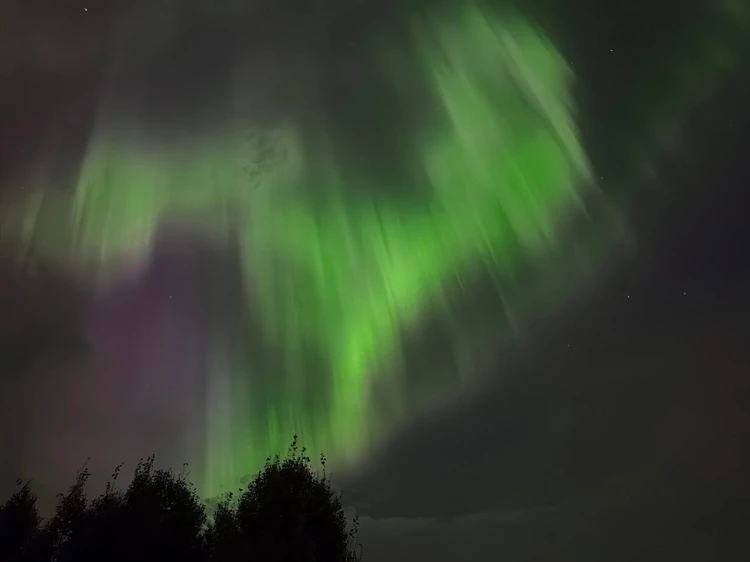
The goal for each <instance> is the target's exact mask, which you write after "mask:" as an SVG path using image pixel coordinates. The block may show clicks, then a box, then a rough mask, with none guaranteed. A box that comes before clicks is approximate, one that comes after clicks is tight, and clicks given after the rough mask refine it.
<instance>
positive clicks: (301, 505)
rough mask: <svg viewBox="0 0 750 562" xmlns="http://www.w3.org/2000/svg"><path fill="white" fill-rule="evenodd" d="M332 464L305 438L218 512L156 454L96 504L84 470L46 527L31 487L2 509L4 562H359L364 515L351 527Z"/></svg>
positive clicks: (270, 461) (224, 502)
mask: <svg viewBox="0 0 750 562" xmlns="http://www.w3.org/2000/svg"><path fill="white" fill-rule="evenodd" d="M325 463H326V461H325V457H323V456H322V455H321V466H322V474H316V473H314V472H313V470H312V466H311V465H312V463H311V461H310V458H309V457H307V456H306V454H305V449H304V448H299V446H298V443H297V437H296V436H295V438H294V441H293V442H292V445H291V447H290V449H289V454H288V456H287V457H286V458H285V459H283V460H282V459H281V458H280V457H279V456H276V457H273V458H269V459H267V462H266V465H265V466H264V468H263V469H262V470H261V471H260V472H259V473H258V475H257V476H256V477H255V478H254V479H252V480H251V481H250V483H249V484H248V486H247V488H246V489H245V490H240V491H239V494H238V495H237V496H234V495H232V494H230V495H227V496H225V497H223V498H220V500H219V501H218V502H217V503H216V505H215V508H214V509H213V513H212V516H211V517H210V518H209V517H207V515H206V508H205V506H204V504H203V503H202V502H201V501H200V499H199V498H198V495H197V493H196V491H195V489H194V488H193V486H192V485H191V484H189V482H188V481H187V472H186V470H185V469H184V467H183V471H182V473H181V474H179V475H175V474H174V473H173V472H172V471H169V470H155V469H154V457H153V456H151V457H149V458H148V459H145V460H141V461H140V462H139V463H138V465H137V466H136V470H135V474H134V476H133V479H132V481H131V482H130V485H129V486H128V488H127V489H126V490H125V491H120V490H118V489H116V483H117V479H118V476H119V474H120V470H121V466H119V467H117V468H116V469H115V471H114V473H113V474H112V478H111V480H110V482H109V483H108V484H107V486H106V489H105V491H104V493H103V494H101V495H100V496H99V497H97V498H96V499H94V500H93V501H88V500H87V498H86V493H85V488H86V483H87V481H88V479H89V471H88V469H87V468H85V467H84V468H83V469H82V470H81V471H80V472H79V473H78V475H77V477H76V480H75V482H74V484H73V485H72V486H71V487H70V488H69V490H68V492H67V493H66V494H61V495H60V496H59V500H58V503H57V507H56V509H55V514H54V516H53V517H52V518H51V519H49V520H48V521H46V522H44V523H43V524H41V522H40V518H39V515H38V512H37V507H36V497H35V496H34V494H33V492H32V491H31V488H30V486H29V484H28V483H27V484H25V485H23V486H22V487H21V489H20V490H19V491H17V492H16V493H15V494H14V495H13V496H12V497H11V498H10V499H9V500H8V501H7V502H6V503H5V504H4V505H3V506H2V507H1V508H0V562H94V561H96V562H100V561H102V560H106V561H108V562H136V561H137V562H147V561H149V560H158V561H160V562H163V561H165V560H169V561H175V562H177V561H179V562H209V561H211V562H230V561H231V562H233V561H239V560H243V561H244V560H263V561H264V562H355V561H358V560H359V557H358V556H357V555H356V552H355V549H354V546H355V545H354V541H355V536H356V530H357V524H356V519H355V521H354V525H353V526H352V528H351V529H350V530H349V531H347V524H346V517H345V514H344V510H343V507H342V504H341V495H340V494H337V493H335V492H334V491H333V489H332V488H331V485H330V479H329V477H328V475H327V474H326V470H325ZM20 484H21V483H20V482H19V485H20Z"/></svg>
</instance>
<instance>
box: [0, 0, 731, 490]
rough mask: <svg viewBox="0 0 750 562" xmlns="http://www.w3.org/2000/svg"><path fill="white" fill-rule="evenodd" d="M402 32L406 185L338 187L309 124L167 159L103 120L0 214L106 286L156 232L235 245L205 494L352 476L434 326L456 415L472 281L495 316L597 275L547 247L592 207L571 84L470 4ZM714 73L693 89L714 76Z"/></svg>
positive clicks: (367, 181)
mask: <svg viewBox="0 0 750 562" xmlns="http://www.w3.org/2000/svg"><path fill="white" fill-rule="evenodd" d="M412 33H413V36H412V40H413V47H414V51H415V52H416V53H418V56H417V60H418V65H419V66H420V69H421V71H422V72H423V73H424V75H425V76H427V77H428V79H429V82H430V89H431V91H432V93H433V95H434V99H435V100H437V103H436V107H437V108H438V109H437V111H436V114H437V115H438V116H439V117H436V118H435V119H434V120H433V121H434V123H432V124H431V126H430V127H426V128H425V131H424V133H423V134H422V135H421V138H420V139H419V140H418V142H415V146H413V147H410V150H411V153H412V154H413V170H414V173H413V177H414V178H418V179H414V180H411V181H413V182H415V183H418V185H417V186H416V187H415V186H414V185H403V186H399V185H396V186H387V189H383V186H380V185H376V184H375V182H374V180H373V179H371V178H370V177H368V176H367V174H364V173H362V174H360V176H361V177H359V178H355V179H354V180H353V179H352V178H351V177H350V176H351V174H349V175H347V174H345V173H344V172H343V171H342V170H343V166H342V162H340V156H339V155H338V154H337V153H336V151H335V150H334V149H333V148H332V144H333V143H332V141H331V139H330V138H329V136H328V135H327V133H326V128H325V127H324V126H321V127H320V128H319V130H318V131H317V132H316V133H315V136H314V138H311V136H310V134H308V133H307V132H306V133H303V132H302V131H301V130H300V128H299V127H297V126H296V125H295V123H294V122H289V123H288V124H285V125H280V126H278V127H276V128H274V129H268V128H258V129H255V128H254V123H253V122H252V119H251V117H246V116H243V115H242V112H240V115H238V116H236V118H234V119H233V121H232V122H231V123H230V124H229V125H227V126H226V127H222V128H221V129H220V130H216V131H214V132H206V133H204V134H202V135H201V136H200V137H199V138H189V139H187V140H183V141H180V142H179V143H173V144H172V145H170V146H166V145H163V144H159V143H156V142H154V141H152V140H151V139H150V138H149V136H148V135H147V134H146V132H145V130H146V125H145V124H141V123H138V122H127V121H125V122H123V121H122V120H121V119H120V118H118V117H117V116H116V115H115V114H114V113H111V112H108V110H107V107H106V104H103V106H102V110H101V111H100V114H99V116H98V119H97V122H96V125H95V128H94V131H93V134H92V135H91V137H90V142H89V146H88V150H87V152H86V155H85V158H84V160H83V162H82V166H81V171H80V175H79V178H78V183H77V187H76V189H75V192H74V193H73V195H72V197H69V196H68V195H67V194H65V193H60V192H59V191H55V190H53V189H50V188H51V187H52V186H51V183H52V182H45V180H44V178H43V177H40V178H38V181H37V182H36V183H37V184H38V185H37V186H35V187H36V189H35V190H34V191H33V192H32V193H31V194H28V195H27V196H25V197H24V198H23V199H16V200H12V201H8V200H5V201H2V204H3V208H2V212H3V215H2V217H3V221H2V232H0V234H1V235H2V236H3V238H4V239H5V240H8V239H13V240H15V241H17V242H19V243H18V244H16V247H17V248H18V247H19V246H20V248H21V249H20V250H16V251H17V252H20V254H18V255H23V257H24V259H27V257H28V256H29V255H30V254H33V255H34V256H36V259H39V260H43V261H46V262H50V261H54V262H57V263H58V264H59V265H60V266H61V267H64V268H67V269H68V270H69V271H71V272H73V273H75V274H78V275H83V276H85V277H86V278H87V279H96V280H97V282H99V283H102V284H106V283H108V282H109V281H111V280H112V279H114V278H116V277H119V276H121V275H123V274H133V275H136V274H137V272H138V269H139V268H140V267H142V266H143V265H144V264H145V263H146V261H147V259H148V258H149V256H150V254H151V250H152V247H153V244H154V242H155V240H156V237H157V235H158V233H159V230H160V229H161V228H163V227H164V226H165V225H170V224H180V225H189V226H190V228H193V229H199V230H200V231H201V232H202V233H204V234H205V235H206V236H210V237H212V238H213V239H214V240H215V241H216V243H217V244H222V243H228V242H229V241H230V240H231V239H235V240H238V241H239V245H240V248H241V258H242V264H243V271H244V284H245V287H246V302H247V308H248V317H251V318H252V319H251V320H248V322H250V323H254V325H255V327H256V329H255V335H253V336H247V337H248V338H251V339H252V340H253V341H252V342H245V343H244V344H243V345H244V346H245V347H246V348H247V350H246V351H245V355H247V356H249V357H246V358H245V359H244V360H243V359H237V358H233V357H231V356H232V355H233V352H230V351H227V350H226V349H224V351H223V352H221V353H220V352H219V351H217V352H216V354H215V358H214V359H215V369H214V372H212V373H211V375H210V376H209V383H208V389H207V394H208V396H207V400H208V404H209V406H208V411H207V415H206V417H207V419H206V424H207V425H206V426H207V439H206V447H205V452H204V455H205V459H204V460H203V462H202V463H201V464H203V466H204V467H205V468H204V471H203V472H204V478H203V480H204V484H203V486H202V492H203V493H204V494H206V495H209V496H210V495H215V494H217V493H219V492H221V491H223V490H226V489H231V488H232V487H233V486H235V483H236V482H238V481H239V480H240V478H241V477H242V476H243V475H245V474H248V473H251V472H254V471H255V470H257V469H258V468H259V467H260V465H261V464H262V462H263V461H264V460H265V458H266V457H267V456H268V454H269V453H273V452H281V451H283V450H285V448H286V447H287V445H288V444H289V441H290V437H291V435H293V434H298V435H300V437H301V439H302V441H303V442H304V443H305V444H306V445H307V447H308V449H310V450H312V451H320V450H323V451H325V452H326V453H327V454H329V455H331V456H332V457H333V458H334V459H336V460H338V461H339V462H342V463H343V464H344V465H347V464H348V465H353V464H355V463H357V462H360V461H361V460H362V459H364V458H365V456H366V454H367V453H368V452H370V451H371V450H372V449H373V448H374V447H375V446H376V445H377V444H378V443H380V442H382V441H383V440H384V439H386V438H387V437H389V436H390V435H392V434H393V432H394V431H396V430H398V429H399V428H401V427H403V426H404V425H405V424H406V423H408V422H409V421H411V420H412V419H413V418H414V416H415V415H417V414H416V413H415V411H414V410H415V409H414V408H413V407H412V405H411V404H407V401H406V399H405V397H404V393H405V386H406V383H405V382H404V379H405V377H406V376H407V374H408V373H407V371H408V369H407V363H408V360H407V356H408V354H409V353H410V350H409V349H407V348H408V347H409V346H410V345H412V343H410V342H413V341H415V340H418V339H419V338H420V334H423V333H426V332H427V331H428V330H427V325H428V324H430V323H435V322H436V320H435V318H436V317H442V318H443V319H444V321H443V322H442V323H443V325H444V327H445V331H447V333H448V334H449V335H448V336H444V339H443V340H440V341H447V347H448V348H449V350H448V351H446V353H447V354H449V355H451V356H452V357H453V359H452V360H451V361H450V362H447V363H446V364H445V365H443V366H442V369H443V370H445V371H449V373H448V374H447V378H446V377H441V376H439V375H438V373H437V372H435V375H434V381H433V382H432V383H430V384H428V386H430V387H431V388H430V391H431V393H432V395H435V396H433V398H431V399H429V400H426V399H425V400H424V401H425V402H430V403H433V404H434V403H437V402H438V401H439V400H441V399H442V400H443V401H445V400H447V399H449V397H450V395H451V393H453V392H454V391H455V389H456V388H457V386H456V385H462V384H464V385H465V384H467V382H466V379H467V377H472V376H473V373H472V371H476V370H477V368H478V367H477V362H476V361H475V360H474V359H473V358H475V357H477V356H478V354H479V353H480V352H481V351H482V349H481V348H482V347H484V348H485V349H484V351H485V352H486V347H487V346H486V345H485V340H484V339H483V337H488V336H487V332H488V331H490V332H491V330H492V327H493V326H495V327H496V328H497V326H499V325H500V324H501V320H500V319H497V318H496V319H493V320H491V321H484V323H483V324H481V326H480V327H479V328H478V327H477V326H474V327H473V330H474V331H473V332H471V334H473V335H468V334H470V332H467V331H466V330H464V329H463V328H460V327H459V326H460V324H458V323H454V322H453V321H452V319H453V317H454V316H456V315H457V314H458V312H456V311H457V309H459V308H461V306H462V303H464V301H466V300H467V299H468V298H469V297H468V296H467V295H468V294H470V293H472V292H473V291H475V287H477V285H478V283H480V281H479V280H480V279H484V280H488V281H487V282H488V283H489V284H490V285H491V286H492V292H494V293H495V296H496V298H497V300H498V302H501V307H503V308H502V309H503V310H505V312H506V315H510V314H511V312H512V310H511V309H512V307H513V302H512V301H513V300H514V299H520V297H518V295H520V294H521V293H523V292H526V293H528V292H533V291H532V290H531V289H530V288H529V286H531V285H533V284H534V283H528V282H527V280H528V277H527V276H525V274H524V272H525V271H528V270H531V271H533V272H536V276H537V277H539V276H546V277H547V280H546V281H544V282H541V281H539V280H538V279H537V280H536V281H535V283H537V284H541V285H549V284H553V283H554V284H557V285H560V284H567V285H571V284H574V283H575V279H578V276H579V275H580V274H581V272H582V270H584V269H585V267H584V265H585V264H586V263H590V262H592V261H595V260H596V259H603V258H601V256H598V257H597V256H593V255H592V250H590V249H588V250H581V249H579V250H578V254H579V255H581V256H582V259H581V260H580V261H577V260H575V259H573V258H571V254H570V252H567V253H566V252H565V251H563V250H562V249H561V247H563V246H565V244H566V240H567V239H568V237H567V236H566V234H569V233H570V231H571V230H572V229H573V228H574V227H571V225H572V224H576V223H577V222H580V219H582V218H585V217H586V215H587V210H588V208H589V207H590V205H595V204H596V203H595V202H596V201H601V199H600V196H599V194H598V192H597V190H596V189H595V186H594V182H593V180H592V176H593V174H592V172H591V170H590V166H589V164H588V161H587V156H586V154H585V151H584V149H583V147H582V144H581V141H580V139H579V134H578V131H577V126H576V118H575V115H574V112H573V96H572V85H573V76H572V73H571V71H570V66H569V65H568V63H567V62H566V61H565V60H564V59H563V57H561V55H560V54H559V53H558V52H557V50H556V49H555V48H554V46H553V45H552V44H551V42H550V41H549V40H548V39H547V38H545V36H544V35H543V34H542V33H541V32H540V31H539V30H538V29H536V28H535V27H534V26H533V25H531V24H529V23H528V22H527V21H526V20H525V19H523V18H521V17H518V16H514V17H512V18H507V17H506V18H502V19H500V18H495V17H493V16H489V15H487V14H486V13H485V12H484V11H483V10H480V8H478V7H476V6H475V5H473V4H469V3H465V4H464V5H463V6H462V7H461V9H460V11H459V13H458V14H456V13H455V12H445V13H444V14H442V15H440V14H439V13H436V14H433V15H432V16H430V17H421V18H417V19H415V21H414V25H413V27H412ZM386 53H387V49H385V48H384V49H383V57H382V59H383V60H384V61H388V60H389V59H388V57H387V56H386ZM717 60H718V59H717V57H716V56H712V57H707V58H706V60H705V61H704V64H703V66H702V67H701V68H700V69H699V71H700V72H702V73H703V75H704V76H706V75H708V74H710V72H713V71H715V70H716V69H718V68H720V67H721V65H720V64H717V63H716V61H717ZM383 64H384V66H387V65H388V63H387V62H384V63H383ZM694 72H695V66H693V67H692V70H691V73H690V78H685V76H686V75H685V74H684V73H683V74H680V73H679V72H678V73H677V74H679V77H677V78H675V80H676V81H677V82H680V81H685V80H692V79H693V78H692V77H694V76H695V74H694ZM665 91H668V88H665ZM248 95H249V94H248ZM665 95H667V98H665V99H671V97H672V96H669V95H668V94H665ZM693 103H695V102H693ZM686 111H687V109H682V110H681V112H682V113H684V112H686ZM678 117H679V116H675V117H674V118H673V120H672V122H675V120H676V119H677V118H678ZM417 136H418V137H419V135H417ZM641 136H642V137H643V138H644V142H646V141H647V139H646V138H645V137H647V136H648V135H645V134H644V135H641ZM353 182H357V184H356V185H353ZM608 226H609V227H610V228H611V232H610V234H609V235H604V234H603V227H601V225H600V227H601V228H600V229H598V232H597V237H598V238H600V241H601V244H600V246H601V248H602V249H601V251H600V252H599V253H600V254H603V253H604V252H605V251H606V250H608V249H611V246H610V248H608V247H607V245H608V242H607V243H605V242H603V241H604V240H607V241H611V240H615V239H619V237H620V236H621V235H622V230H619V227H617V226H616V225H615V223H611V224H609V225H608ZM564 268H568V269H569V270H570V275H569V277H570V279H572V280H574V281H570V282H567V283H566V281H565V277H566V273H565V272H564V271H563V269H564ZM540 302H542V301H539V302H537V306H539V304H540ZM506 321H507V319H506ZM475 324H477V323H476V322H475ZM478 333H482V334H483V335H482V337H480V336H479V335H477V334H478ZM425 337H426V336H425ZM446 380H447V381H448V382H447V383H440V382H439V381H446ZM472 380H473V379H472ZM462 381H464V382H463V383H462ZM472 384H474V383H473V382H472ZM313 385H315V388H314V387H313ZM320 385H324V386H325V389H324V392H322V391H321V389H320V388H317V387H319V386H320ZM383 395H385V396H386V397H387V399H386V400H385V402H384V401H383V400H382V399H379V398H378V396H383ZM227 404H229V405H230V407H228V408H227V407H226V406H227ZM220 410H221V411H222V412H223V413H220V412H219V411H220Z"/></svg>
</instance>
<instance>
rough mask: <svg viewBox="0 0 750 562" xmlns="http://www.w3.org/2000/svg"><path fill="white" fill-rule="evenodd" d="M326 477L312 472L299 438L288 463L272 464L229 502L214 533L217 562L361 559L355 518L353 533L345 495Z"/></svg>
mask: <svg viewBox="0 0 750 562" xmlns="http://www.w3.org/2000/svg"><path fill="white" fill-rule="evenodd" d="M320 462H321V466H322V468H323V471H322V474H320V475H317V474H315V473H314V472H313V471H312V467H311V465H312V463H311V461H310V458H309V457H308V456H307V455H306V450H305V448H300V447H299V445H298V441H297V436H296V435H295V436H294V440H293V442H292V445H291V447H290V448H289V454H288V455H287V457H286V458H285V459H283V460H282V459H281V458H280V457H279V456H278V455H277V456H275V457H273V458H268V459H266V464H265V466H264V468H263V470H261V471H260V473H259V474H258V475H257V477H256V478H255V479H254V480H252V481H251V482H250V484H249V486H248V487H247V489H246V490H245V491H244V492H243V493H241V495H240V496H239V498H238V499H237V501H236V502H234V498H233V495H231V494H230V495H228V496H227V497H225V498H223V499H222V500H221V501H220V502H219V503H218V505H217V508H216V511H215V513H214V522H213V526H212V529H211V532H210V536H211V537H212V540H213V544H212V546H213V549H212V560H213V561H215V562H229V561H230V560H239V559H245V558H246V557H247V556H249V555H253V556H256V557H258V558H259V559H261V560H266V561H269V562H297V561H300V562H302V561H310V562H313V561H331V562H345V561H350V560H357V556H356V553H355V551H354V546H355V545H354V540H355V537H356V531H357V521H356V519H355V521H354V524H353V526H352V528H351V530H349V531H347V525H346V517H345V514H344V509H343V506H342V504H341V496H340V495H339V494H336V493H335V492H334V491H333V489H332V488H331V483H330V479H329V477H328V475H327V474H326V471H325V464H326V459H325V457H324V456H323V455H321V458H320Z"/></svg>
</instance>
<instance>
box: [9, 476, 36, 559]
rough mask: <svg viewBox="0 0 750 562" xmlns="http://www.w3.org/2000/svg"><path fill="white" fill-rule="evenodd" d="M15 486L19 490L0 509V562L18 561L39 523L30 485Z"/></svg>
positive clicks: (19, 483) (20, 484)
mask: <svg viewBox="0 0 750 562" xmlns="http://www.w3.org/2000/svg"><path fill="white" fill-rule="evenodd" d="M17 484H18V485H19V486H22V487H21V489H20V490H18V491H17V492H16V493H14V494H13V495H12V496H11V497H10V498H9V499H8V501H6V502H5V504H3V505H2V507H0V560H13V559H19V557H20V556H21V555H22V554H23V553H24V552H25V550H26V547H27V546H28V544H29V542H30V541H31V539H32V538H33V537H34V535H35V534H36V532H37V529H38V527H39V523H40V521H41V519H40V518H39V510H38V509H37V506H36V496H35V495H34V493H33V492H32V491H31V487H30V483H29V482H26V483H25V484H23V485H22V483H21V481H20V480H19V481H18V482H17Z"/></svg>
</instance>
